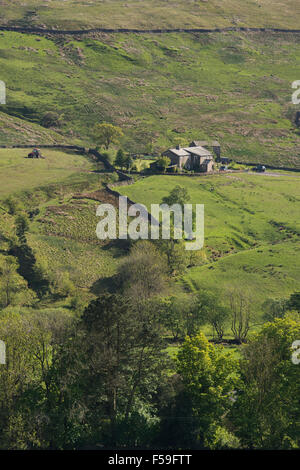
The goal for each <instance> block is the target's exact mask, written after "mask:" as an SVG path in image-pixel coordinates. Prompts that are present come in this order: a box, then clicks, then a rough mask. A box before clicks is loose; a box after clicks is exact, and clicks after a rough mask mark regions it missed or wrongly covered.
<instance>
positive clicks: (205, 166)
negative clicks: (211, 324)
mask: <svg viewBox="0 0 300 470" xmlns="http://www.w3.org/2000/svg"><path fill="white" fill-rule="evenodd" d="M163 156H166V157H169V158H170V160H171V165H177V167H178V168H186V169H187V170H194V171H196V172H204V173H207V172H210V171H212V170H213V165H214V159H213V155H212V153H211V152H210V151H209V150H207V149H206V148H204V147H202V146H191V147H185V148H181V147H180V146H177V147H176V148H174V149H168V150H166V151H165V152H164V153H163Z"/></svg>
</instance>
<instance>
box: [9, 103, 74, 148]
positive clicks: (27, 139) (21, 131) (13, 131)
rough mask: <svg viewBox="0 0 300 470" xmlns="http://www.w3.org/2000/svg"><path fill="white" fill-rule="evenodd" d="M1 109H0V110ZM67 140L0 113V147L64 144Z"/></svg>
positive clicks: (34, 125) (52, 131)
mask: <svg viewBox="0 0 300 470" xmlns="http://www.w3.org/2000/svg"><path fill="white" fill-rule="evenodd" d="M0 109H1V108H0ZM66 143H68V139H67V138H66V137H64V136H62V135H61V134H58V133H57V132H55V131H54V130H52V129H45V128H44V127H43V126H40V125H39V124H36V123H34V122H29V121H26V120H24V119H20V118H17V117H16V116H9V115H8V114H5V113H3V112H1V111H0V145H25V144H26V145H35V144H39V145H42V144H45V145H53V144H66Z"/></svg>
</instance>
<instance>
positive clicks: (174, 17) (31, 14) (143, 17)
mask: <svg viewBox="0 0 300 470" xmlns="http://www.w3.org/2000/svg"><path fill="white" fill-rule="evenodd" d="M1 7H2V8H1V13H0V24H14V25H19V26H26V27H28V26H42V27H52V28H56V29H59V28H61V29H80V28H95V27H104V28H105V27H106V28H120V27H121V28H122V27H123V28H144V29H149V28H189V27H191V28H196V27H198V28H199V27H206V28H216V27H219V28H223V27H230V26H252V27H278V28H290V29H291V28H292V29H295V28H299V17H300V4H299V2H296V1H295V0H242V1H241V0H198V1H195V0H167V1H162V0H127V1H126V2H123V1H121V0H106V1H104V2H100V1H98V0H64V1H63V2H62V1H61V0H44V1H41V0H27V1H26V2H20V0H2V1H1Z"/></svg>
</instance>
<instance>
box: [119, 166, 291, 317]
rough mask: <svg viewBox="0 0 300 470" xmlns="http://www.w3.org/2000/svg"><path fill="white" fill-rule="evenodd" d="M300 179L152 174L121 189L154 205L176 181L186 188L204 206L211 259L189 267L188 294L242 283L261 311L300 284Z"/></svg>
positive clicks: (185, 278) (183, 281)
mask: <svg viewBox="0 0 300 470" xmlns="http://www.w3.org/2000/svg"><path fill="white" fill-rule="evenodd" d="M294 176H296V175H294ZM299 183H300V175H299V177H297V176H296V177H289V176H280V177H271V176H261V175H260V176H258V175H249V174H246V173H238V174H236V175H234V174H228V175H222V176H208V177H200V178H198V177H192V178H189V177H184V176H182V177H172V176H151V177H149V178H147V179H143V180H140V181H138V182H136V183H135V184H133V185H131V186H126V187H125V186H124V187H122V188H118V190H119V191H120V193H122V194H123V195H127V196H128V197H129V198H130V199H132V200H134V201H136V202H139V203H143V204H146V205H147V207H148V208H149V209H150V204H151V203H160V202H161V201H162V198H163V197H164V196H166V195H167V194H168V193H169V192H170V191H171V189H172V188H174V187H175V186H176V185H178V184H179V185H180V186H182V187H185V188H186V189H187V190H188V192H189V194H190V196H191V202H192V203H193V204H204V207H205V245H204V248H205V252H206V255H207V263H206V264H203V265H202V266H197V267H193V268H191V269H188V271H187V273H186V274H185V275H184V276H183V278H182V279H181V281H180V283H179V284H180V285H181V286H182V287H183V288H184V290H188V291H189V292H195V291H196V290H199V289H201V286H202V287H208V288H217V289H221V290H222V289H223V290H224V292H225V293H226V292H227V291H228V290H230V288H234V287H235V288H237V286H239V287H240V288H242V289H243V290H245V291H247V292H249V294H250V295H251V297H253V302H254V304H255V305H256V306H257V309H258V311H259V309H260V306H261V304H262V302H263V301H264V300H266V298H268V297H275V298H276V297H278V298H281V297H285V296H286V297H287V296H288V295H289V294H290V293H291V292H293V291H294V290H296V289H297V288H299V283H300V270H299V262H300V249H299V235H300V225H299V207H300V190H299Z"/></svg>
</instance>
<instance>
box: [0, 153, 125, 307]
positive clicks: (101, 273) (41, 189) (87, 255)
mask: <svg viewBox="0 0 300 470" xmlns="http://www.w3.org/2000/svg"><path fill="white" fill-rule="evenodd" d="M42 152H43V155H45V157H46V159H45V160H36V159H27V158H24V157H25V156H26V155H27V153H28V149H0V200H1V201H0V221H1V231H0V232H1V233H0V253H1V255H2V256H3V255H4V256H7V255H9V254H11V246H12V245H13V244H15V242H16V220H17V215H18V213H20V212H22V213H27V215H28V216H29V231H28V232H27V233H26V239H27V244H28V246H29V247H30V248H32V250H33V253H34V256H35V258H36V262H37V264H38V266H40V269H41V271H42V272H43V273H44V276H46V277H47V278H49V279H51V280H52V281H53V279H54V280H55V279H57V281H58V283H59V284H61V283H62V281H63V280H64V279H69V278H70V280H71V282H72V283H73V284H74V285H75V288H76V289H77V290H76V291H75V292H73V295H74V296H77V295H78V296H79V297H80V300H81V301H84V300H87V299H89V298H91V296H92V295H93V294H92V293H93V292H94V291H97V289H98V285H99V282H100V281H99V280H101V279H104V278H109V277H110V276H111V275H113V274H114V273H115V270H116V266H117V264H118V262H119V261H118V258H120V257H122V256H123V255H124V253H123V252H122V250H120V249H118V248H117V247H111V248H110V249H108V247H107V246H106V245H107V243H104V242H101V241H100V240H98V239H97V237H96V234H95V229H96V225H97V222H98V219H97V217H96V207H97V205H98V204H99V201H101V197H100V198H99V201H98V202H97V201H95V200H91V199H90V198H89V197H90V196H89V195H90V194H91V197H94V196H95V191H98V192H96V194H97V195H98V194H100V196H101V194H103V197H105V191H103V184H104V183H105V182H109V181H113V179H114V177H113V175H110V174H101V173H98V174H97V173H94V172H93V170H94V169H96V166H95V164H93V162H92V161H90V160H89V159H88V158H87V157H86V156H83V155H79V154H74V153H71V152H70V153H66V152H63V151H59V150H49V149H43V150H42ZM97 169H98V170H99V169H101V165H99V164H97ZM101 188H102V189H101ZM99 189H101V191H99ZM8 197H10V198H11V197H12V198H13V200H14V201H15V204H16V207H17V209H15V210H16V211H17V212H16V214H13V213H11V212H10V211H9V210H8V207H9V206H8V205H7V198H8ZM79 293H81V294H80V295H79ZM69 302H70V299H68V298H67V299H60V300H59V302H58V304H57V305H56V304H55V299H53V298H51V297H50V298H49V299H48V300H47V299H44V300H43V304H42V305H41V306H40V308H44V307H46V308H47V306H48V304H50V305H51V306H52V307H58V308H60V307H68V305H69ZM19 306H20V305H19ZM21 306H22V303H21Z"/></svg>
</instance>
